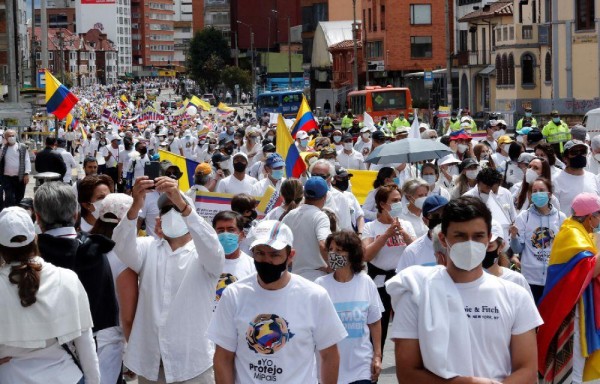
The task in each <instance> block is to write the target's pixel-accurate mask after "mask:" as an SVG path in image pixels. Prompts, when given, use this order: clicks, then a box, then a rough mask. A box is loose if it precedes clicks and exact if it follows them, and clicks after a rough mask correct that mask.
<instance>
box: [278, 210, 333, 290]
mask: <svg viewBox="0 0 600 384" xmlns="http://www.w3.org/2000/svg"><path fill="white" fill-rule="evenodd" d="M282 223H283V224H286V225H287V226H288V227H290V229H291V230H292V233H293V234H294V247H293V248H294V249H295V250H296V256H295V257H294V264H293V266H292V270H293V271H294V273H295V274H298V275H300V276H302V277H304V278H306V279H309V280H312V281H314V280H315V279H316V278H317V277H320V276H323V275H325V272H322V271H319V270H318V269H319V268H323V267H326V266H327V264H326V263H325V260H323V258H322V257H321V253H320V249H319V241H325V240H326V239H327V236H329V235H330V234H331V229H330V227H329V218H328V217H327V215H326V214H325V213H324V212H323V211H321V210H320V209H319V208H317V207H315V206H314V205H308V204H303V205H301V206H300V207H298V208H296V209H292V210H291V211H290V212H289V213H288V214H287V215H286V216H285V217H284V218H283V220H282Z"/></svg>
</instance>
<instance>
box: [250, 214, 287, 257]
mask: <svg viewBox="0 0 600 384" xmlns="http://www.w3.org/2000/svg"><path fill="white" fill-rule="evenodd" d="M251 232H252V238H253V239H254V240H253V241H252V244H250V249H252V248H254V247H256V246H257V245H268V246H269V247H271V248H273V249H276V250H278V251H280V250H282V249H284V248H285V247H292V246H293V245H294V235H293V233H292V230H291V229H290V227H288V226H287V225H285V224H283V223H282V222H280V221H278V220H264V221H261V222H260V223H258V224H257V225H256V226H255V227H254V228H253V229H252V231H251Z"/></svg>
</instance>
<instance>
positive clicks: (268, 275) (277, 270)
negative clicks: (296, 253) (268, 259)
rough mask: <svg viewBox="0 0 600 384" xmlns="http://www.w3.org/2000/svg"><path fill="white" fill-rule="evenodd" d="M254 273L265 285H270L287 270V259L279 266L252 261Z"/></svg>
mask: <svg viewBox="0 0 600 384" xmlns="http://www.w3.org/2000/svg"><path fill="white" fill-rule="evenodd" d="M254 266H255V267H256V273H257V274H258V276H259V277H260V279H261V280H262V281H263V283H265V284H271V283H274V282H276V281H277V280H279V279H280V278H281V274H283V272H285V270H286V269H287V258H286V259H285V261H284V262H283V263H281V264H269V263H263V262H259V261H256V260H254Z"/></svg>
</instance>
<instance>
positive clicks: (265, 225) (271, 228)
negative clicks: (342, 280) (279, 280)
mask: <svg viewBox="0 0 600 384" xmlns="http://www.w3.org/2000/svg"><path fill="white" fill-rule="evenodd" d="M30 221H31V219H30ZM251 237H252V238H253V241H252V244H251V245H250V249H252V248H254V247H256V246H257V245H268V246H269V247H271V248H274V249H276V250H278V251H279V250H282V249H283V248H285V247H287V246H290V247H291V246H293V244H294V235H293V234H292V230H291V229H290V227H288V226H287V225H285V224H283V223H281V222H280V221H278V220H265V221H261V222H260V223H258V225H257V226H255V227H254V228H252V230H251Z"/></svg>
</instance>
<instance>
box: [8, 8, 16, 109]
mask: <svg viewBox="0 0 600 384" xmlns="http://www.w3.org/2000/svg"><path fill="white" fill-rule="evenodd" d="M5 6H6V24H7V27H6V32H7V33H6V35H7V38H8V81H7V83H8V101H9V102H11V103H16V102H18V101H19V92H18V84H17V47H16V39H15V36H16V31H15V4H14V0H6V2H5ZM5 81H6V79H5Z"/></svg>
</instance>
